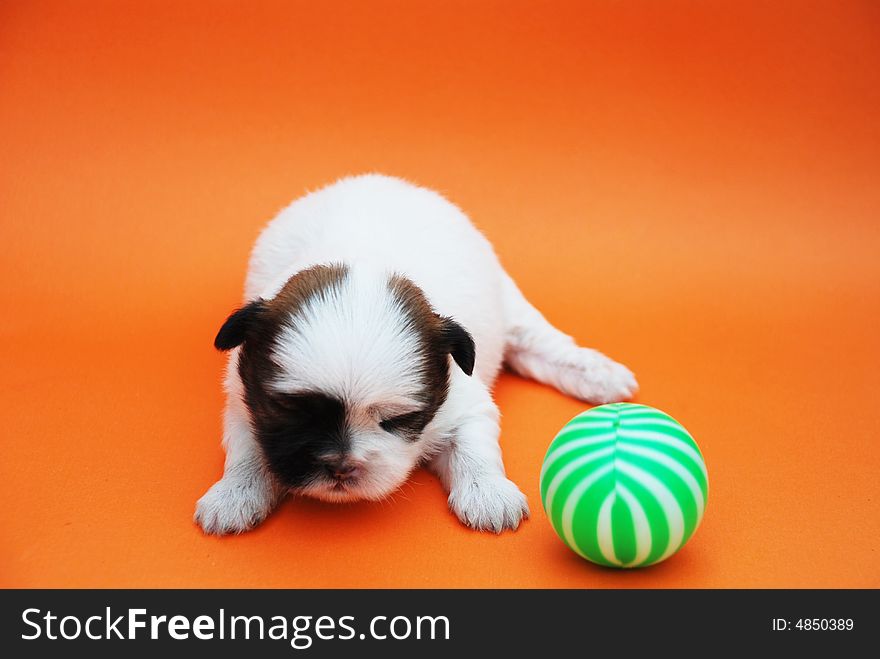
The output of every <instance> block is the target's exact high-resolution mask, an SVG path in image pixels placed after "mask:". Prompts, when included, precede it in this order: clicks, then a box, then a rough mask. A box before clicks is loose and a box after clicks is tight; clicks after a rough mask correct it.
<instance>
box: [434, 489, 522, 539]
mask: <svg viewBox="0 0 880 659" xmlns="http://www.w3.org/2000/svg"><path fill="white" fill-rule="evenodd" d="M449 507H450V508H451V509H452V511H453V512H454V513H455V514H456V516H457V517H458V519H460V520H461V522H462V523H463V524H465V525H466V526H469V527H471V528H472V529H476V530H477V531H493V532H494V533H501V532H502V531H503V530H504V529H511V530H514V529H516V528H517V527H518V526H519V523H520V522H521V521H522V520H523V519H525V518H528V516H529V504H528V502H527V501H526V497H525V495H524V494H523V493H522V492H520V491H519V488H518V487H517V486H516V485H514V483H513V482H512V481H510V480H508V479H507V478H505V477H504V476H494V477H489V478H485V479H483V480H480V481H479V482H477V481H468V482H466V483H463V484H461V485H459V486H457V487H453V488H452V491H451V492H450V493H449Z"/></svg>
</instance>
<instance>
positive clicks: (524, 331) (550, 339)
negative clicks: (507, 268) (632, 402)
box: [503, 273, 638, 403]
mask: <svg viewBox="0 0 880 659" xmlns="http://www.w3.org/2000/svg"><path fill="white" fill-rule="evenodd" d="M503 301H504V313H505V320H506V329H505V340H506V346H505V349H504V361H505V363H506V364H507V366H508V367H509V368H510V369H511V370H513V371H515V372H516V373H519V374H520V375H523V376H525V377H528V378H532V379H533V380H537V381H538V382H543V383H544V384H549V385H551V386H553V387H555V388H556V389H558V390H559V391H561V392H563V393H565V394H568V395H569V396H574V397H575V398H579V399H581V400H585V401H588V402H591V403H613V402H617V401H621V400H626V399H628V398H631V397H632V395H633V394H635V392H636V391H637V390H638V384H637V383H636V379H635V376H633V374H632V372H631V371H630V370H629V369H628V368H626V367H625V366H623V365H622V364H618V363H617V362H615V361H614V360H612V359H609V358H608V357H606V356H605V355H603V354H602V353H600V352H598V351H596V350H592V349H590V348H582V347H580V346H578V345H577V344H576V343H575V342H574V339H572V338H571V337H570V336H568V335H567V334H563V333H562V332H561V331H559V330H558V329H556V328H555V327H553V325H551V324H550V323H549V322H548V321H547V319H546V318H544V316H543V315H541V312H539V311H538V310H537V309H535V307H533V306H532V305H531V304H530V303H529V301H528V300H526V298H525V296H523V294H522V292H520V290H519V288H518V287H517V285H516V283H514V281H513V279H511V278H510V276H509V275H507V273H504V282H503Z"/></svg>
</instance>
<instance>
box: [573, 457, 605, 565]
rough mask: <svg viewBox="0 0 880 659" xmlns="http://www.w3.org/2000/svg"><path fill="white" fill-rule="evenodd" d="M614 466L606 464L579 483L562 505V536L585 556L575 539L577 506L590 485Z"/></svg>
mask: <svg viewBox="0 0 880 659" xmlns="http://www.w3.org/2000/svg"><path fill="white" fill-rule="evenodd" d="M612 467H613V465H612V464H610V463H609V464H606V465H605V466H603V467H600V468H599V469H597V470H596V471H594V472H593V473H592V474H590V475H589V476H587V477H586V478H585V479H584V480H582V481H581V482H580V483H578V484H577V485H576V486H575V488H574V490H573V491H572V493H571V495H570V496H569V497H568V498H567V499H566V501H565V505H564V506H563V507H562V519H561V521H562V537H563V539H564V540H565V541H566V542H567V543H568V546H569V547H571V548H572V549H574V550H575V551H576V552H578V553H579V554H580V555H581V556H583V557H584V558H589V556H587V554H586V553H585V552H582V551H581V550H580V548H579V545H578V543H577V541H576V540H575V539H574V511H575V508H577V505H578V503H580V501H581V497H582V496H583V495H584V493H586V491H587V490H588V489H589V488H590V486H592V485H594V484H595V483H596V482H597V481H598V480H599V479H600V478H602V477H603V476H606V475H608V474H610V473H611V469H612ZM597 542H598V539H597Z"/></svg>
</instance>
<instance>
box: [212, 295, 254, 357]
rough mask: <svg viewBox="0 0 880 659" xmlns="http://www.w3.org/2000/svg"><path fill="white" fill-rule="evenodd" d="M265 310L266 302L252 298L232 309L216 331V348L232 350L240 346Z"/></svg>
mask: <svg viewBox="0 0 880 659" xmlns="http://www.w3.org/2000/svg"><path fill="white" fill-rule="evenodd" d="M265 310H266V303H265V302H264V301H263V300H254V301H253V302H251V303H250V304H246V305H245V306H243V307H242V308H241V309H238V310H236V311H233V312H232V314H230V316H229V318H227V319H226V322H225V323H223V327H221V328H220V331H219V332H217V336H216V338H215V339H214V347H215V348H217V350H232V349H233V348H235V347H236V346H240V345H241V344H242V343H244V342H245V339H247V337H248V335H249V334H250V333H251V332H252V331H253V329H254V327H256V325H257V323H259V321H260V316H262V315H263V313H264V312H265Z"/></svg>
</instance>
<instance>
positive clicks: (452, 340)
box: [440, 316, 476, 375]
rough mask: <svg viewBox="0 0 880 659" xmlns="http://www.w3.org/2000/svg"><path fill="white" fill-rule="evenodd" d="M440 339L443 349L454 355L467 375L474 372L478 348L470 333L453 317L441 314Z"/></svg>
mask: <svg viewBox="0 0 880 659" xmlns="http://www.w3.org/2000/svg"><path fill="white" fill-rule="evenodd" d="M440 341H441V343H442V344H443V349H444V350H445V351H447V352H448V353H449V354H451V355H452V358H453V359H454V360H455V363H456V364H458V366H459V368H461V370H462V371H464V372H465V374H467V375H471V374H473V372H474V359H476V349H475V348H474V340H473V338H471V335H470V333H469V332H468V331H467V330H466V329H465V328H464V327H462V326H461V325H459V324H458V323H456V322H455V321H454V320H452V318H446V317H444V316H441V317H440Z"/></svg>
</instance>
